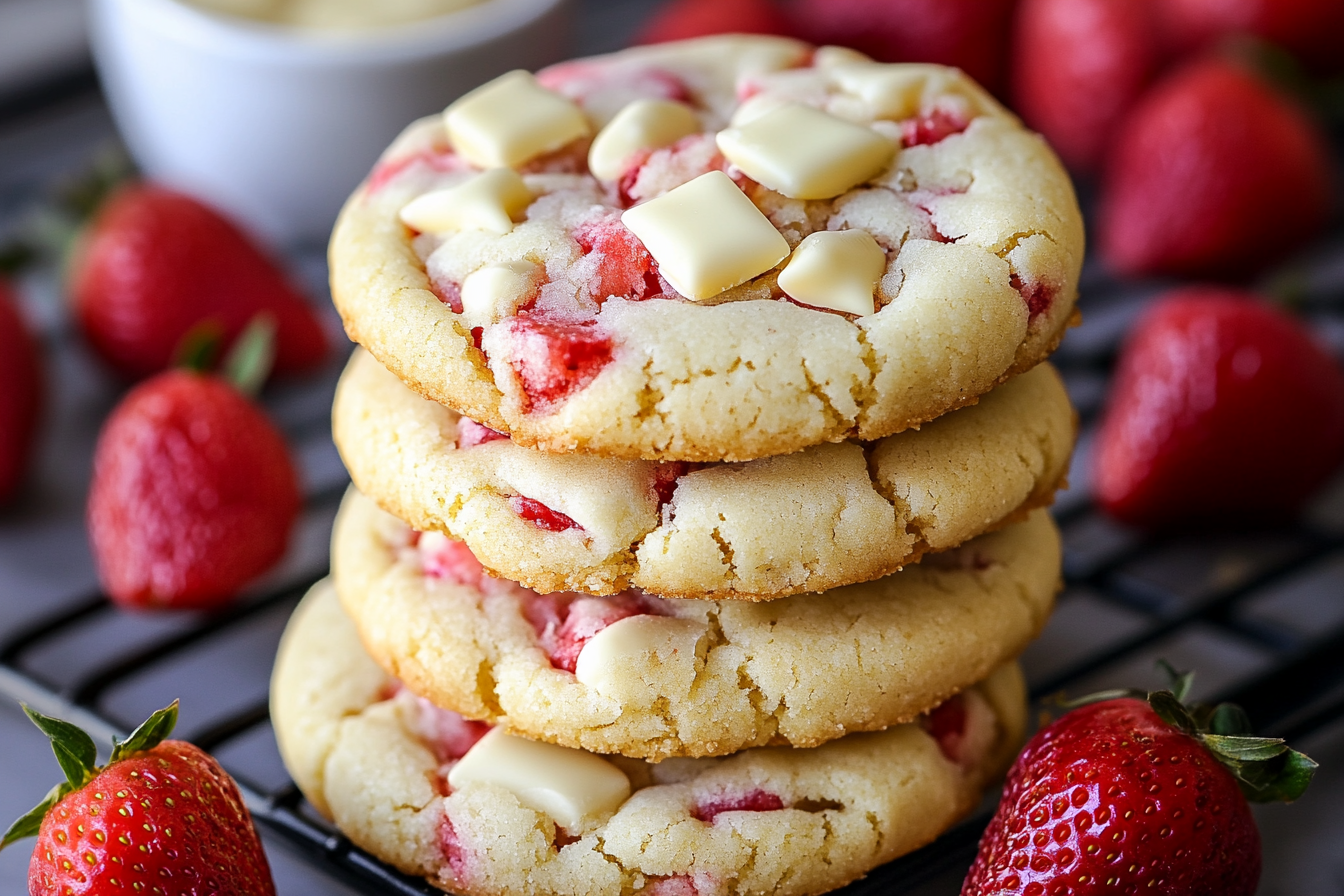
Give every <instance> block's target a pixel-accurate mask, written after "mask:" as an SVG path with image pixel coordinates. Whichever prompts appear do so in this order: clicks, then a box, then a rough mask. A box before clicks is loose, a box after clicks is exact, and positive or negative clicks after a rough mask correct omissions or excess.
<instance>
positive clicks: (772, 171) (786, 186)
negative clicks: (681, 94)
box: [717, 103, 896, 199]
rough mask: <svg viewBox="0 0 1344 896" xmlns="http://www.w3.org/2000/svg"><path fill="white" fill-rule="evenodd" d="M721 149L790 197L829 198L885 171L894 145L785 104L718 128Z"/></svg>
mask: <svg viewBox="0 0 1344 896" xmlns="http://www.w3.org/2000/svg"><path fill="white" fill-rule="evenodd" d="M717 139H718V144H719V150H720V151H721V152H722V153H723V154H724V155H725V156H727V157H728V160H729V161H730V162H732V163H733V164H734V165H736V166H737V167H738V168H741V169H742V170H743V171H744V172H746V174H747V176H748V177H750V178H751V179H753V180H755V181H757V182H759V183H762V184H764V185H765V186H767V187H769V188H770V189H772V190H775V191H777V192H780V193H783V194H784V195H785V196H788V197H789V198H791V199H829V198H831V197H832V196H839V195H840V194H841V193H843V192H845V191H846V190H848V189H849V188H850V187H853V186H856V185H858V184H861V183H863V182H864V181H866V180H871V179H872V178H874V177H876V176H877V175H879V174H881V173H882V172H883V171H884V170H886V167H887V165H889V164H890V163H891V158H892V156H893V155H894V154H895V152H896V145H895V144H894V143H892V142H891V141H890V140H888V139H887V138H885V137H883V136H881V135H880V134H878V133H877V132H875V131H874V130H872V128H867V127H864V126H863V125H859V124H853V123H851V122H848V121H843V120H841V119H839V118H836V117H835V116H834V115H828V114H826V113H825V112H822V111H821V110H819V109H813V108H812V107H811V106H804V105H802V104H801V103H788V104H785V105H783V106H780V107H779V108H777V109H773V110H771V111H769V112H767V113H765V114H764V115H760V116H758V117H756V118H753V119H751V120H750V121H747V122H746V123H745V124H742V125H741V126H739V127H733V128H728V129H727V130H724V131H720V132H719V135H718V138H717Z"/></svg>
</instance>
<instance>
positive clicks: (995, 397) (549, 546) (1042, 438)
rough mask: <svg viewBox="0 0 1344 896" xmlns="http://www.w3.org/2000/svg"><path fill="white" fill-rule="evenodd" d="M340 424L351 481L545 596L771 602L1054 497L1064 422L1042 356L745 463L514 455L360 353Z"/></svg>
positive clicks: (340, 399) (1063, 460)
mask: <svg viewBox="0 0 1344 896" xmlns="http://www.w3.org/2000/svg"><path fill="white" fill-rule="evenodd" d="M332 416H333V433H334V437H335V439H336V445H337V447H339V448H340V451H341V456H342V457H343V458H344V459H345V464H346V467H347V468H348V469H349V470H350V475H351V477H352V478H353V479H354V481H355V484H356V485H358V486H359V488H360V489H362V490H363V491H364V492H365V494H367V495H369V496H370V497H372V498H374V499H375V500H376V501H377V502H378V503H379V504H380V505H381V506H382V507H383V508H384V509H386V510H388V511H390V512H391V513H393V514H395V515H396V516H398V517H401V518H402V519H404V520H406V521H407V522H409V523H411V525H412V526H414V527H415V528H417V529H421V530H431V531H444V532H447V533H448V534H450V535H452V536H454V537H456V538H460V539H463V540H465V541H466V542H467V543H468V544H469V545H470V546H471V549H472V551H474V552H475V554H476V556H477V557H478V558H479V559H480V561H481V562H482V563H483V564H484V565H485V566H486V568H488V569H489V570H490V571H491V572H492V573H493V574H495V575H497V576H498V577H500V578H507V579H512V580H514V581H518V582H522V583H523V584H525V585H527V586H528V587H530V588H535V589H536V590H538V591H566V590H573V591H584V592H587V593H590V594H613V593H616V592H619V591H622V590H624V589H626V588H629V587H637V588H640V589H642V590H644V591H649V592H652V593H654V594H660V595H664V596H669V597H686V598H714V599H723V600H730V599H744V600H769V599H774V598H778V597H782V596H785V595H789V594H796V593H800V592H804V591H822V590H825V589H828V588H834V587H838V586H841V585H848V584H851V583H854V582H861V581H868V580H871V579H876V578H879V577H880V576H883V575H886V574H888V573H891V572H894V571H895V570H897V569H899V568H900V567H901V566H903V565H904V564H906V563H910V562H913V561H914V560H915V559H917V558H918V557H919V556H920V554H922V553H923V552H924V551H928V550H933V551H937V550H943V549H946V548H949V547H954V546H956V545H958V544H961V543H962V542H964V541H966V540H968V539H970V538H973V537H975V536H976V535H979V534H980V533H982V532H984V531H986V530H988V529H991V528H993V527H995V526H997V525H1000V524H1002V523H1003V522H1005V521H1006V520H1009V519H1012V518H1015V517H1020V516H1021V514H1022V513H1024V512H1025V511H1026V510H1027V509H1030V508H1032V507H1038V506H1042V505H1045V504H1049V503H1050V502H1051V500H1052V499H1053V497H1054V493H1055V489H1056V488H1057V487H1058V486H1060V485H1061V484H1062V482H1063V478H1064V475H1065V473H1066V472H1067V470H1068V463H1069V452H1070V451H1071V449H1072V448H1073V438H1074V418H1073V410H1072V408H1071V406H1070V404H1069V399H1068V395H1067V393H1066V392H1065V391H1064V386H1063V384H1062V383H1061V381H1060V379H1059V376H1058V375H1057V374H1056V373H1055V371H1054V370H1053V369H1052V368H1051V367H1050V366H1049V365H1040V366H1039V367H1037V368H1035V369H1033V370H1031V371H1029V372H1027V373H1025V374H1023V375H1021V376H1019V377H1016V378H1014V379H1012V380H1010V381H1009V382H1007V383H1005V384H1004V385H1002V386H1000V387H999V388H997V389H995V390H994V391H993V392H991V393H990V394H988V395H986V396H985V397H984V398H983V399H982V400H981V401H980V403H979V404H977V405H976V406H974V407H969V408H963V409H961V410H958V411H955V412H953V413H950V414H946V415H944V416H943V417H940V418H939V419H937V420H935V421H934V422H932V423H929V424H925V425H924V426H923V428H921V429H919V430H910V431H907V432H903V433H898V434H896V435H894V436H888V437H887V438H885V439H880V440H878V441H877V442H875V443H871V444H861V443H858V442H852V441H851V442H841V443H839V444H827V445H818V446H814V447H812V448H809V449H806V450H805V451H801V452H799V453H797V454H791V455H785V456H783V457H773V458H764V459H761V460H756V461H749V462H746V463H741V464H712V465H707V466H693V465H690V464H684V463H676V462H673V463H665V464H657V463H654V462H650V461H628V460H618V459H613V458H600V457H594V456H592V455H582V454H570V455H555V454H546V453H544V452H540V451H536V450H534V449H530V448H523V447H521V446H519V445H516V444H514V443H513V442H511V441H510V440H508V439H505V438H502V437H500V435H499V434H498V433H495V432H492V431H491V430H488V429H486V428H485V427H482V426H480V425H478V424H476V423H474V422H473V421H471V420H470V419H467V418H463V417H460V416H459V415H458V414H456V413H454V412H452V411H450V410H448V409H447V408H445V407H443V406H442V405H440V404H437V403H436V402H432V401H428V400H426V399H423V398H421V397H420V396H418V395H416V394H415V393H414V392H412V391H411V390H409V389H407V388H406V387H405V386H404V385H402V383H401V381H400V380H398V379H397V378H396V377H395V376H393V375H392V374H390V373H388V372H387V371H386V370H385V369H384V368H382V367H381V366H379V364H378V362H377V361H376V360H374V359H373V358H372V357H371V356H369V355H368V354H366V353H362V352H358V353H356V355H355V357H353V358H352V359H351V361H350V364H349V367H348V368H347V369H346V372H345V375H344V376H343V377H342V378H341V382H340V385H339V387H338V389H337V393H336V402H335V407H334V411H333V415H332Z"/></svg>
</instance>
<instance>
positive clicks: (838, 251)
mask: <svg viewBox="0 0 1344 896" xmlns="http://www.w3.org/2000/svg"><path fill="white" fill-rule="evenodd" d="M886 268H887V256H886V253H885V252H883V251H882V247H881V246H879V245H878V244H877V240H875V239H873V235H872V234H870V233H869V232H868V231H866V230H823V231H819V232H817V233H814V234H811V235H809V236H808V237H807V238H806V239H804V240H803V241H802V242H801V243H799V244H798V248H797V249H794V250H793V257H792V258H790V259H789V263H788V264H786V265H785V266H784V270H782V271H780V272H779V288H780V289H782V290H784V292H785V293H786V294H787V295H788V296H789V298H791V299H794V300H796V301H799V302H802V303H803V304H804V305H812V306H814V307H817V308H830V309H832V310H834V311H843V312H845V313H847V314H857V315H859V316H860V317H863V316H865V315H868V314H872V313H873V311H874V308H875V306H874V303H873V293H874V291H876V289H877V283H878V281H879V280H881V279H882V274H883V272H884V271H885V270H886Z"/></svg>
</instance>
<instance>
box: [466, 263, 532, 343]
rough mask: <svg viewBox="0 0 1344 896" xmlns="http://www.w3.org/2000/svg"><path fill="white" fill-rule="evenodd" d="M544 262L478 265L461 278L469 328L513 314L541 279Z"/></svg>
mask: <svg viewBox="0 0 1344 896" xmlns="http://www.w3.org/2000/svg"><path fill="white" fill-rule="evenodd" d="M541 276H542V269H541V265H538V264H536V263H535V262H531V261H505V262H501V263H499V264H488V265H486V266H485V267H482V268H477V269H476V270H474V271H472V272H471V273H470V274H468V275H467V276H466V279H464V280H463V281H462V318H463V320H464V321H465V322H466V325H467V326H468V327H488V326H491V325H493V324H497V323H499V322H500V321H501V320H504V319H505V318H506V317H512V316H513V315H514V314H515V313H516V312H517V310H518V306H519V305H521V304H522V303H523V302H524V301H525V300H526V299H527V298H528V297H529V296H531V295H533V293H534V292H535V291H536V289H537V284H538V283H540V282H541Z"/></svg>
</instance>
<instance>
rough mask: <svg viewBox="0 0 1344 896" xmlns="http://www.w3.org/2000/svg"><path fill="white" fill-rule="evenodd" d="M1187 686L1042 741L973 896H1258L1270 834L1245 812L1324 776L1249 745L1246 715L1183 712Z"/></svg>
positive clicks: (1123, 700) (1022, 772)
mask: <svg viewBox="0 0 1344 896" xmlns="http://www.w3.org/2000/svg"><path fill="white" fill-rule="evenodd" d="M1189 683H1190V676H1189V675H1185V676H1180V677H1176V681H1175V682H1174V690H1175V693H1173V692H1172V691H1157V692H1154V693H1150V694H1146V695H1143V694H1135V696H1125V697H1119V698H1114V699H1106V700H1103V701H1102V702H1098V703H1091V704H1089V705H1086V706H1083V707H1081V708H1079V709H1074V710H1073V711H1072V712H1069V713H1068V714H1066V715H1064V716H1063V717H1061V718H1059V719H1057V720H1056V721H1054V722H1052V723H1051V724H1049V725H1047V726H1046V727H1044V728H1042V729H1041V730H1040V731H1038V732H1037V733H1036V735H1035V736H1034V737H1033V738H1032V739H1031V740H1030V741H1029V742H1028V743H1027V745H1026V747H1025V748H1024V749H1023V750H1022V753H1021V754H1020V755H1019V756H1018V758H1017V761H1016V762H1015V763H1014V764H1013V767H1012V769H1010V770H1009V772H1008V780H1007V784H1006V787H1005V789H1004V793H1003V798H1002V800H1001V801H1000V803H999V808H998V811H997V812H996V813H995V814H994V818H993V820H991V821H990V823H989V827H988V828H987V829H986V830H985V833H984V836H983V837H982V838H981V840H980V851H979V854H978V855H977V857H976V860H975V864H974V865H973V866H972V867H971V870H970V873H969V874H968V875H967V876H966V882H965V884H964V885H963V886H962V891H961V892H962V896H991V894H995V896H1010V894H1012V896H1052V894H1056V893H1061V894H1062V893H1067V894H1069V896H1092V894H1102V893H1107V894H1110V893H1160V894H1163V896H1251V894H1253V893H1254V892H1255V889H1256V885H1257V883H1258V882H1259V879H1260V834H1259V832H1258V831H1257V830H1256V827H1255V820H1254V818H1252V816H1251V812H1250V807H1249V806H1248V805H1247V802H1246V799H1247V797H1249V798H1251V799H1255V800H1258V801H1272V800H1284V801H1292V800H1293V799H1296V798H1297V797H1298V796H1300V795H1301V794H1302V792H1303V791H1304V790H1305V789H1306V787H1307V784H1308V783H1309V782H1310V780H1311V776H1312V774H1313V772H1314V771H1315V767H1316V764H1315V763H1314V762H1312V761H1311V760H1310V759H1308V758H1307V757H1306V756H1303V755H1302V754H1301V753H1297V752H1295V751H1293V750H1290V749H1289V748H1288V747H1287V746H1286V745H1285V744H1284V743H1283V741H1282V740H1279V739H1277V738H1263V737H1250V736H1247V732H1248V731H1249V727H1250V726H1249V724H1248V723H1247V721H1246V717H1245V714H1244V713H1242V712H1241V711H1240V710H1239V709H1238V708H1237V707H1234V706H1231V705H1229V704H1223V705H1221V706H1218V707H1216V708H1212V707H1206V706H1190V707H1187V706H1185V705H1184V704H1182V702H1181V700H1182V699H1183V698H1184V696H1185V691H1186V690H1187V689H1188V687H1189ZM1121 693H1125V692H1121ZM1129 693H1133V692H1129ZM1101 696H1113V695H1101ZM1145 698H1146V699H1145Z"/></svg>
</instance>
